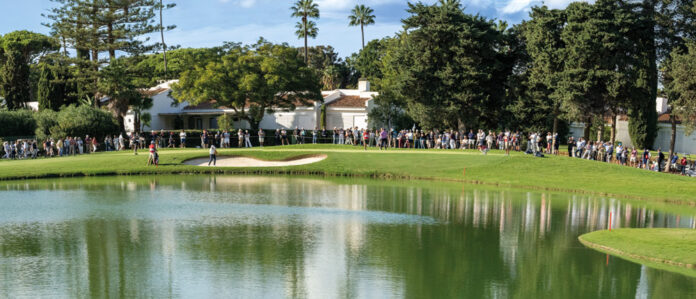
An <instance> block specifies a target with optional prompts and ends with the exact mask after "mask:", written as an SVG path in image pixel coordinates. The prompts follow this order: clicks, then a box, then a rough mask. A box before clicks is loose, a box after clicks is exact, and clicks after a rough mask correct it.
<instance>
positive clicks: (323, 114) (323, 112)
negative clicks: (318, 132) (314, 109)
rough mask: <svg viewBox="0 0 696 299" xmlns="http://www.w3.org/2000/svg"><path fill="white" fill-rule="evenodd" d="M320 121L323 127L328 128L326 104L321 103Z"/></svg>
mask: <svg viewBox="0 0 696 299" xmlns="http://www.w3.org/2000/svg"><path fill="white" fill-rule="evenodd" d="M319 118H320V119H319V123H320V124H321V128H322V129H326V105H321V115H320V116H319Z"/></svg>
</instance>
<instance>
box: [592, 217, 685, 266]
mask: <svg viewBox="0 0 696 299" xmlns="http://www.w3.org/2000/svg"><path fill="white" fill-rule="evenodd" d="M579 239H580V242H582V243H583V244H585V246H588V247H591V248H594V249H597V250H599V251H602V252H605V253H608V254H612V255H616V256H618V257H621V258H623V259H627V260H630V261H634V262H638V263H641V264H646V265H648V266H650V267H654V268H659V269H664V270H669V271H675V272H679V273H682V274H686V275H690V276H694V277H696V230H694V229H674V228H625V229H623V228H622V229H615V230H612V231H608V230H602V231H595V232H591V233H588V234H584V235H582V236H580V237H579Z"/></svg>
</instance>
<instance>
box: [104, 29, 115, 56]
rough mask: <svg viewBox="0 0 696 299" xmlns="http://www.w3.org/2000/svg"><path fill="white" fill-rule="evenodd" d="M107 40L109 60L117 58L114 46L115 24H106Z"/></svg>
mask: <svg viewBox="0 0 696 299" xmlns="http://www.w3.org/2000/svg"><path fill="white" fill-rule="evenodd" d="M106 42H107V46H106V47H107V48H108V49H109V62H111V61H113V60H114V59H116V49H115V48H114V24H112V23H109V24H108V25H106Z"/></svg>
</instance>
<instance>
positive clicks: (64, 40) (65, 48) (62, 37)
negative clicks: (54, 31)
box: [60, 35, 68, 57]
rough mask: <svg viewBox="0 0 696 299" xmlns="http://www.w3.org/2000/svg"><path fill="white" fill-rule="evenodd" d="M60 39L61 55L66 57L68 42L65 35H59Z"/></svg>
mask: <svg viewBox="0 0 696 299" xmlns="http://www.w3.org/2000/svg"><path fill="white" fill-rule="evenodd" d="M60 38H61V40H62V41H63V56H65V57H67V56H68V42H67V41H66V39H65V36H64V35H63V36H61V37H60Z"/></svg>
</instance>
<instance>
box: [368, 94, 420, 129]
mask: <svg viewBox="0 0 696 299" xmlns="http://www.w3.org/2000/svg"><path fill="white" fill-rule="evenodd" d="M374 101H375V107H374V108H373V109H372V110H370V112H369V113H368V117H367V118H368V120H369V121H370V127H372V128H377V127H383V128H386V129H401V128H410V127H411V126H412V125H413V121H412V120H411V118H410V117H408V115H406V112H405V111H404V109H403V108H402V107H404V106H405V105H404V99H403V97H400V96H398V95H397V94H396V92H395V91H394V90H392V89H385V90H383V91H382V92H381V93H380V94H379V95H378V96H376V97H375V98H374Z"/></svg>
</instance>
